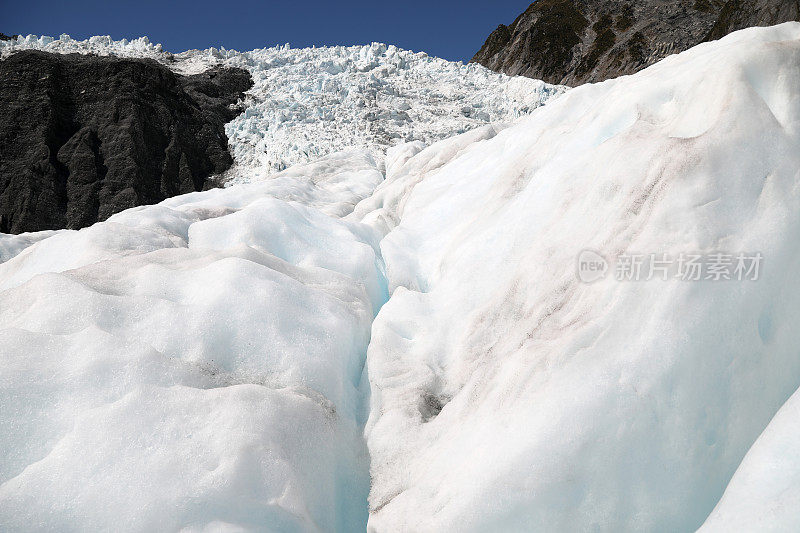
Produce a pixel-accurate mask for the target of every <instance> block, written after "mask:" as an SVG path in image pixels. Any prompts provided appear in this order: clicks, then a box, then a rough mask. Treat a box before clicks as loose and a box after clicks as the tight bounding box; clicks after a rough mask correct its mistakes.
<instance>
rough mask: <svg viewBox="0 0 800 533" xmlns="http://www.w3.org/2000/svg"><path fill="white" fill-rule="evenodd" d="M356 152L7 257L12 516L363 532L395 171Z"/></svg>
mask: <svg viewBox="0 0 800 533" xmlns="http://www.w3.org/2000/svg"><path fill="white" fill-rule="evenodd" d="M381 178H382V176H381V174H380V173H379V172H378V171H377V170H376V169H375V164H374V162H373V161H372V159H371V157H370V156H369V155H368V154H364V153H358V152H354V153H348V154H340V155H336V156H331V157H329V158H327V159H324V160H322V161H319V162H317V163H314V164H310V165H308V166H306V167H302V168H296V169H295V170H294V175H292V176H284V177H280V178H276V179H273V180H269V181H267V182H263V183H259V184H253V185H243V186H238V187H235V188H230V189H218V190H213V191H209V192H205V193H199V194H191V195H186V196H181V197H177V198H174V199H172V200H170V201H168V202H165V203H162V204H160V205H157V206H149V207H143V208H136V209H131V210H128V211H125V212H123V213H120V214H118V215H115V216H113V217H111V218H110V219H109V220H108V221H107V222H104V223H99V224H96V225H94V226H92V227H91V228H87V229H85V230H81V231H63V232H59V233H58V234H56V235H54V236H52V237H49V238H47V239H45V240H42V241H40V242H38V243H37V244H35V245H33V246H31V247H29V248H27V249H26V250H25V251H23V252H21V253H20V254H19V255H17V256H16V257H14V258H13V259H11V260H9V261H7V262H5V263H3V264H2V265H0V286H1V288H0V325H1V326H0V361H2V364H0V405H2V409H1V410H0V412H1V413H2V414H0V449H2V450H3V453H2V454H0V530H2V531H24V530H49V531H74V530H79V531H119V530H125V531H143V532H144V531H154V530H159V531H177V530H179V529H181V528H186V530H187V531H208V530H213V531H220V530H229V531H230V530H234V529H233V528H234V527H235V528H239V529H235V530H236V531H241V530H242V528H245V529H248V530H254V531H332V530H336V531H357V530H359V528H360V529H363V524H364V523H365V521H366V513H367V507H366V497H367V492H368V486H369V485H368V484H369V476H368V460H367V455H366V447H365V445H364V442H363V439H362V436H361V428H362V426H363V421H364V419H365V414H364V403H363V402H364V394H365V392H366V391H365V389H364V387H363V386H362V384H361V376H362V367H363V363H364V358H365V355H366V349H367V342H368V341H369V332H370V324H371V322H372V319H373V317H374V315H375V313H376V312H377V310H378V308H379V306H380V305H381V304H382V303H383V301H384V300H385V299H386V298H387V295H386V287H385V283H384V282H383V281H382V280H383V274H382V271H383V266H382V263H381V261H380V258H379V256H378V255H377V241H378V238H377V237H378V236H377V234H376V233H375V232H374V231H373V230H371V229H370V228H369V227H367V226H364V225H362V224H359V223H356V222H346V221H344V220H342V219H340V218H339V216H340V215H344V214H346V213H348V212H349V211H351V210H352V208H353V205H354V203H355V202H356V201H358V200H359V199H361V198H363V197H364V196H366V195H368V194H369V193H370V192H371V191H372V189H373V188H374V187H375V185H376V184H377V183H378V182H379V181H380V180H381Z"/></svg>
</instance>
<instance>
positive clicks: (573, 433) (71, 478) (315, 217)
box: [0, 23, 800, 532]
mask: <svg viewBox="0 0 800 533" xmlns="http://www.w3.org/2000/svg"><path fill="white" fill-rule="evenodd" d="M93 39H94V40H92V39H90V40H88V41H86V42H84V43H83V44H75V43H76V42H74V41H68V40H66V39H65V38H62V39H60V40H57V41H56V40H52V41H47V42H44V41H42V40H41V39H28V40H27V41H26V40H25V39H20V40H18V41H17V42H16V44H14V45H13V46H23V45H25V46H28V45H29V46H45V47H51V48H52V47H60V49H65V50H71V48H69V47H82V48H81V49H83V50H88V49H92V47H95V48H97V49H100V50H105V51H108V50H109V49H111V48H114V47H117V48H119V49H120V50H122V51H123V52H120V53H132V54H133V53H137V54H140V55H147V54H154V55H157V56H158V57H160V58H161V59H160V60H164V61H170V59H168V58H167V57H166V56H163V57H162V56H161V54H165V53H164V52H163V51H161V50H160V48H158V47H156V46H155V45H150V44H149V43H148V42H144V41H137V42H136V43H135V44H131V43H115V42H113V41H110V40H104V39H102V38H93ZM45 41H46V40H45ZM25 43H27V44H25ZM37 43H39V44H37ZM41 43H44V44H41ZM134 49H135V50H134ZM272 50H273V52H270V53H278V52H277V51H278V49H272ZM360 50H361V51H363V50H374V51H375V52H374V53H375V54H377V57H381V58H383V57H388V56H389V55H391V54H390V52H389V49H388V48H386V49H385V50H384V49H383V47H382V46H380V45H374V46H370V47H365V48H361V49H360ZM342 51H344V52H343V53H345V52H346V53H350V52H347V49H342ZM352 51H355V49H352ZM328 52H331V53H333V52H332V51H331V50H328V51H327V52H326V53H328ZM226 53H227V52H225V51H217V52H216V53H209V52H204V53H194V54H193V55H192V54H190V55H189V56H188V57H187V58H186V59H185V60H181V59H174V61H175V62H176V64H179V63H181V61H183V66H182V67H181V68H187V69H189V68H195V67H193V66H192V65H194V64H200V63H203V64H205V63H204V62H206V61H210V60H209V59H207V58H208V57H213V58H215V59H214V60H218V59H219V57H226ZM304 53H308V54H311V53H312V52H310V51H308V52H304ZM358 53H359V54H361V53H362V52H358ZM363 53H364V54H365V55H367V56H369V54H370V53H371V52H369V51H367V52H363ZM237 54H238V53H237ZM381 54H385V55H381ZM218 56H219V57H218ZM234 56H235V57H236V58H239V59H234V61H239V60H243V59H241V57H242V56H240V55H236V54H234ZM225 60H228V59H225ZM378 61H379V62H380V61H383V59H379V60H378ZM798 65H800V24H798V23H787V24H783V25H780V26H775V27H772V28H753V29H748V30H743V31H740V32H736V33H733V34H731V35H729V36H727V37H725V38H724V39H722V40H720V41H717V42H710V43H705V44H702V45H700V46H697V47H695V48H693V49H691V50H689V51H687V52H684V53H682V54H679V55H675V56H671V57H669V58H667V59H665V60H663V61H661V62H660V63H658V64H656V65H654V66H652V67H650V68H648V69H646V70H644V71H642V72H640V73H637V74H635V75H632V76H626V77H622V78H618V79H616V80H609V81H606V82H603V83H599V84H593V85H585V86H582V87H578V88H575V89H571V90H569V91H566V92H565V93H564V94H561V95H559V96H558V97H557V98H549V99H548V100H547V103H546V105H544V106H541V107H537V108H536V109H531V112H530V113H529V114H527V115H524V116H520V117H519V118H518V119H516V120H511V118H513V117H511V116H508V117H507V120H505V119H504V120H502V121H495V120H490V121H489V122H488V123H485V124H478V123H474V124H473V126H475V127H470V128H469V131H466V132H464V133H461V134H458V135H454V136H448V137H447V138H443V139H441V140H437V137H436V136H435V135H433V134H432V135H433V136H432V137H424V136H423V137H422V138H420V137H416V136H414V138H411V139H408V140H409V142H398V143H395V144H389V145H381V148H380V149H376V148H375V146H376V145H375V144H371V143H370V142H368V143H366V144H365V143H362V142H356V143H354V146H352V147H350V148H349V149H347V150H344V151H337V148H338V146H331V147H330V153H327V154H323V153H319V154H315V153H310V154H309V155H308V160H307V161H306V160H303V159H302V158H301V159H300V160H298V161H300V162H299V164H295V165H293V166H290V167H289V168H288V169H287V170H284V171H283V172H280V173H278V174H271V175H269V176H267V174H268V172H267V171H266V170H265V168H266V167H269V166H270V165H271V164H272V163H270V162H269V161H268V160H266V159H259V158H260V157H262V156H261V155H258V156H256V155H252V154H255V153H256V152H257V151H258V150H255V149H253V146H256V144H257V143H256V144H253V143H251V142H250V141H241V139H240V138H238V137H236V136H235V135H234V136H232V137H231V138H232V139H240V140H238V141H233V140H232V145H233V146H234V150H236V145H237V143H238V142H242V143H243V144H244V145H248V143H249V145H248V147H247V148H244V149H243V150H242V152H241V153H246V152H247V153H250V154H251V155H252V157H250V156H244V155H240V156H238V159H237V164H238V163H239V162H242V165H241V166H239V167H238V168H239V172H241V175H240V176H239V177H238V178H237V177H235V176H231V185H230V186H229V187H227V188H225V189H217V190H211V191H206V192H200V193H193V194H189V195H185V196H180V197H176V198H172V199H169V200H167V201H165V202H162V203H161V204H159V205H155V206H146V207H139V208H135V209H131V210H128V211H125V212H122V213H119V214H117V215H115V216H113V217H111V218H110V219H109V220H108V221H106V222H103V223H99V224H96V225H94V226H92V227H90V228H86V229H83V230H80V231H59V232H52V233H48V234H43V235H38V234H34V235H24V236H1V237H0V253H2V254H3V256H2V260H3V262H2V263H0V360H1V361H2V363H3V364H2V365H0V405H2V414H0V428H1V429H0V443H2V449H4V450H9V453H6V454H4V455H3V456H0V529H3V530H87V529H88V530H97V529H99V530H108V529H115V530H116V529H124V530H127V531H151V530H153V529H159V530H162V529H168V530H182V531H347V532H349V531H364V530H365V529H366V530H367V531H370V532H404V531H408V532H411V531H415V532H416V531H463V532H469V531H530V530H545V531H576V530H577V531H584V530H589V531H691V530H697V529H698V528H702V530H703V531H730V530H731V529H737V530H742V529H745V530H777V531H781V530H784V531H785V530H792V529H796V527H797V526H798V516H800V514H799V513H798V511H797V505H798V501H800V500H799V499H798V495H799V494H800V492H798V484H797V483H798V481H797V480H798V479H800V456H799V455H798V454H797V451H796V448H797V446H796V440H797V435H798V427H800V426H799V425H798V424H800V419H798V416H800V407H798V394H800V392H798V391H799V390H800V358H798V340H797V334H796V331H795V330H796V324H798V323H799V319H800V317H799V316H798V315H799V314H800V311H799V310H800V289H798V287H797V284H796V283H794V280H795V278H796V272H797V269H798V267H800V242H798V238H797V237H798V235H800V218H798V213H800V75H798V74H800V73H799V72H798V68H799V67H798ZM448 68H449V67H448ZM454 68H455V67H454ZM459 68H463V67H459ZM536 94H540V93H536ZM554 94H555V93H554ZM498 98H500V97H498ZM500 99H502V98H500ZM530 101H532V102H534V103H535V105H534V104H532V105H534V106H538V104H539V103H542V102H541V100H540V99H539V97H538V96H537V97H535V98H533V99H531V100H530ZM267 107H268V106H267ZM253 109H254V110H258V109H262V108H259V104H253ZM261 112H262V111H257V112H256V115H258V114H259V113H261ZM253 116H255V115H251V116H250V117H249V118H251V119H252V118H253ZM247 119H248V117H246V116H245V117H243V118H242V120H243V121H245V120H247ZM259 120H260V119H259ZM459 120H460V119H459ZM256 122H257V121H256ZM254 124H255V122H254ZM253 127H254V128H255V129H258V128H259V127H260V126H253ZM236 128H237V129H238V128H239V126H236ZM452 133H457V131H454V132H452ZM403 140H405V139H403ZM433 141H435V142H433ZM248 150H251V152H248ZM327 150H328V149H326V151H327ZM312 152H313V150H312ZM317 155H321V156H322V157H320V158H317V157H316V156H317ZM235 168H236V167H235ZM235 168H234V170H235ZM258 169H261V170H258ZM585 250H595V251H597V253H598V254H602V255H604V256H614V255H618V254H620V253H623V252H641V253H666V254H670V255H678V254H680V253H684V252H687V253H688V252H697V253H710V252H713V251H718V250H725V251H728V252H731V253H736V252H748V253H749V252H758V253H761V254H762V255H763V257H764V268H763V272H762V275H761V277H760V279H758V280H757V281H712V280H702V281H696V282H687V281H680V280H676V279H670V280H667V281H661V280H658V279H656V280H650V281H639V282H634V281H627V282H626V281H618V280H616V279H614V278H613V277H606V278H604V279H600V280H597V281H596V282H594V283H584V282H581V281H580V279H579V278H578V276H577V272H576V259H577V258H578V257H579V256H580V254H581V252H582V251H585Z"/></svg>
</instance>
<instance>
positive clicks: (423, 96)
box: [0, 35, 566, 183]
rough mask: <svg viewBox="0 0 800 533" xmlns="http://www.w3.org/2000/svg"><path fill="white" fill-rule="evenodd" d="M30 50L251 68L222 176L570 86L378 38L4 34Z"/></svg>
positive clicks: (419, 131) (486, 118)
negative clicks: (235, 46)
mask: <svg viewBox="0 0 800 533" xmlns="http://www.w3.org/2000/svg"><path fill="white" fill-rule="evenodd" d="M28 48H35V49H40V50H45V51H48V52H56V53H71V52H78V53H93V54H100V55H116V56H120V57H149V58H152V59H154V60H157V61H160V62H162V63H164V64H165V65H167V66H168V67H170V68H172V69H174V70H176V71H178V72H181V73H189V74H193V73H197V72H202V71H204V70H206V69H208V68H209V67H211V66H214V65H218V64H224V65H227V66H234V67H241V68H244V69H247V70H249V71H250V73H251V75H252V77H253V81H254V86H253V88H252V89H251V90H250V91H249V92H248V98H247V101H246V105H247V109H246V110H245V112H244V113H243V114H241V115H240V116H239V117H237V118H236V119H235V120H233V121H232V122H230V123H229V124H228V125H227V127H226V134H227V135H228V139H229V143H230V146H231V148H232V154H233V157H234V161H235V164H234V167H233V168H231V169H230V170H229V171H228V172H227V173H226V175H225V177H224V179H228V180H230V183H242V182H247V181H251V180H253V179H257V178H260V177H264V176H265V175H267V174H269V173H271V172H275V171H280V170H284V169H286V168H287V167H289V166H291V165H293V164H296V163H304V162H308V161H310V160H313V159H316V158H318V157H320V156H324V155H328V154H330V153H333V152H336V151H340V150H344V149H350V148H366V149H368V150H370V152H371V153H372V156H373V157H374V158H375V159H376V161H378V163H379V164H380V162H381V160H382V158H383V154H384V153H385V151H386V149H387V148H388V147H390V146H394V145H397V144H400V143H403V142H410V141H414V140H418V141H421V142H423V143H425V144H430V143H431V142H434V141H437V140H440V139H444V138H446V137H450V136H452V135H454V134H458V133H463V132H465V131H468V130H470V129H473V128H475V127H478V126H482V125H484V124H486V123H489V122H507V121H513V120H515V119H516V118H518V117H520V116H522V115H524V114H527V113H529V112H530V111H532V110H533V109H535V108H537V107H539V106H540V105H542V104H544V103H545V102H547V101H548V100H549V99H551V98H553V97H555V96H558V95H560V94H561V93H563V92H564V91H565V90H566V87H560V86H553V85H548V84H545V83H543V82H541V81H538V80H532V79H529V78H522V77H508V76H506V75H504V74H497V73H495V72H492V71H490V70H488V69H486V68H484V67H483V66H481V65H477V64H469V65H463V64H461V63H460V62H459V63H453V62H450V61H446V60H443V59H439V58H435V57H430V56H428V55H427V54H425V53H414V52H410V51H407V50H401V49H399V48H397V47H395V46H386V45H385V44H380V43H373V44H371V45H368V46H350V47H344V46H336V47H323V48H302V49H292V48H290V47H289V46H288V45H284V46H276V47H272V48H264V49H260V50H252V51H249V52H244V53H242V52H237V51H234V50H225V49H224V48H223V49H216V48H210V49H208V50H203V51H199V50H190V51H188V52H183V53H180V54H174V55H173V54H169V53H166V52H164V51H163V49H162V47H161V45H159V44H156V45H154V44H151V43H150V41H149V40H148V39H147V38H146V37H142V38H139V39H136V40H133V41H126V40H122V41H114V40H112V39H111V38H110V37H92V38H90V39H87V40H85V41H76V40H73V39H71V38H70V37H69V36H68V35H62V36H61V37H60V38H59V39H58V40H54V39H53V38H52V37H36V36H35V35H29V36H27V37H19V38H17V39H16V40H11V41H0V57H5V56H7V55H8V54H10V53H12V52H13V51H15V50H22V49H28Z"/></svg>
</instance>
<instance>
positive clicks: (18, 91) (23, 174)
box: [0, 51, 252, 233]
mask: <svg viewBox="0 0 800 533" xmlns="http://www.w3.org/2000/svg"><path fill="white" fill-rule="evenodd" d="M0 79H2V80H3V82H2V84H0V232H3V233H22V232H27V231H39V230H45V229H56V228H71V229H77V228H81V227H85V226H88V225H91V224H93V223H94V222H97V221H102V220H105V219H107V218H108V217H109V216H111V215H112V214H114V213H117V212H119V211H122V210H124V209H127V208H130V207H135V206H138V205H145V204H152V203H157V202H159V201H161V200H164V199H165V198H169V197H171V196H175V195H177V194H182V193H187V192H192V191H199V190H202V189H203V188H206V187H208V186H209V181H208V179H209V177H211V176H213V175H216V174H219V173H221V172H223V171H225V170H226V169H228V168H229V167H230V165H231V164H232V159H231V156H230V154H229V153H228V139H227V137H226V135H225V130H224V124H225V123H226V122H228V121H230V120H232V119H233V118H234V117H235V116H236V115H237V114H239V112H240V111H241V110H240V109H238V108H236V106H235V104H236V102H237V101H239V100H240V99H241V98H243V96H244V95H243V92H244V91H246V90H247V89H249V88H250V87H251V86H252V80H251V79H250V75H249V73H248V72H246V71H244V70H241V69H230V68H217V69H213V70H210V71H207V72H205V73H203V74H198V75H194V76H180V75H177V74H175V73H173V72H172V71H170V70H169V69H167V68H166V67H164V66H163V65H160V64H159V63H157V62H155V61H152V60H147V59H121V58H115V57H97V56H87V55H78V54H71V55H59V54H49V53H45V52H38V51H24V52H18V53H15V54H13V55H11V56H10V57H9V58H8V59H6V60H3V61H0Z"/></svg>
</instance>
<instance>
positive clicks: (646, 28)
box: [472, 0, 799, 86]
mask: <svg viewBox="0 0 800 533" xmlns="http://www.w3.org/2000/svg"><path fill="white" fill-rule="evenodd" d="M798 11H799V10H798V1H797V0H756V1H755V2H750V1H747V2H746V1H745V0H729V1H728V2H725V1H724V0H646V1H633V0H537V1H536V2H534V3H532V4H531V5H530V6H529V7H528V9H527V10H525V12H524V13H522V14H521V15H520V16H519V17H517V19H516V20H515V21H514V22H513V23H512V24H511V25H509V26H505V25H502V24H501V25H500V26H499V27H498V28H497V29H496V30H495V31H494V32H492V34H491V35H489V38H488V39H487V40H486V42H485V43H484V45H483V47H482V48H481V49H480V50H479V51H478V53H477V54H475V56H474V57H473V58H472V61H473V62H477V63H480V64H482V65H484V66H486V67H488V68H491V69H492V70H495V71H498V72H504V73H506V74H509V75H522V76H528V77H531V78H538V79H542V80H544V81H547V82H550V83H560V84H565V85H573V86H574V85H580V84H582V83H588V82H597V81H602V80H605V79H609V78H615V77H617V76H621V75H624V74H632V73H634V72H636V71H638V70H641V69H642V68H645V67H647V66H649V65H651V64H653V63H655V62H656V61H659V60H660V59H663V58H664V57H666V56H668V55H670V54H673V53H678V52H682V51H684V50H686V49H688V48H691V47H692V46H695V45H696V44H698V43H700V42H702V41H704V40H710V39H717V38H720V37H722V36H724V35H726V34H727V33H730V32H731V31H734V30H738V29H741V28H745V27H748V26H769V25H773V24H778V23H781V22H786V21H788V20H798V19H799V17H798Z"/></svg>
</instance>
